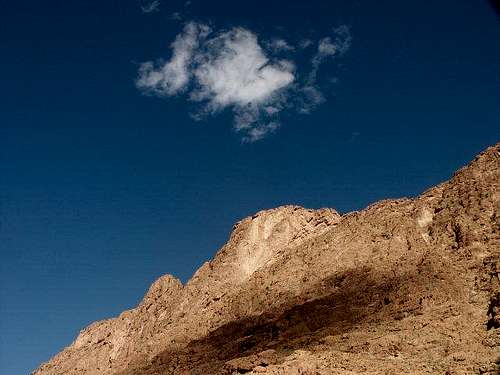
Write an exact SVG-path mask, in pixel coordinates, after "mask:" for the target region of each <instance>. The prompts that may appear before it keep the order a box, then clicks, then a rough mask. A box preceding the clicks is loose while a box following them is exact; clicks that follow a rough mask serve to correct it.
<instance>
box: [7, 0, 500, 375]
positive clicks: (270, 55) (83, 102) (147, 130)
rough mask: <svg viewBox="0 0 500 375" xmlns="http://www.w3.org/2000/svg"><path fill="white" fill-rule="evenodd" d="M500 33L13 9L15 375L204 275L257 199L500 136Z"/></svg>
mask: <svg viewBox="0 0 500 375" xmlns="http://www.w3.org/2000/svg"><path fill="white" fill-rule="evenodd" d="M187 25H191V27H193V28H194V29H196V30H198V31H197V32H195V33H194V34H193V35H195V37H194V38H191V39H186V35H188V34H186V31H185V30H186V27H188V26H187ZM205 28H206V29H205ZM200 30H206V32H201V33H200ZM339 30H344V31H345V30H348V38H347V39H348V40H346V36H347V34H342V35H343V38H344V39H342V38H341V39H338V37H339ZM342 35H341V36H342ZM176 38H177V40H180V41H181V42H183V43H179V45H181V46H186V45H190V46H192V45H193V43H191V42H194V45H195V46H194V47H192V48H191V52H189V53H188V55H187V56H188V58H187V59H184V60H185V61H187V63H186V64H185V65H183V64H182V63H178V62H179V61H181V62H182V61H184V60H182V59H180V60H179V59H178V60H175V59H174V60H172V58H173V57H175V56H177V57H179V56H186V55H183V53H185V50H183V49H182V48H180V47H179V48H178V49H177V55H176V50H175V48H172V43H173V42H174V40H176ZM186 40H187V42H188V43H187V44H186V43H185V42H186ZM277 40H283V41H285V42H286V46H288V47H289V48H288V47H285V45H284V44H283V42H276V41H277ZM342 40H343V41H344V42H346V43H347V44H346V45H345V46H346V48H344V50H342V48H341V46H342ZM498 40H500V19H499V18H498V17H497V15H496V14H495V12H494V11H493V10H492V9H491V8H490V6H489V4H488V2H487V1H474V2H472V1H466V0H464V1H451V0H450V1H441V2H438V3H437V2H429V3H428V4H420V3H411V5H409V3H407V2H400V1H379V2H373V1H315V0H310V1H298V0H288V1H268V0H267V1H252V2H243V1H242V2H234V1H210V2H207V1H203V2H202V1H198V0H192V1H191V2H190V4H186V2H184V1H158V2H157V3H154V2H151V1H149V2H148V1H142V2H140V1H104V2H103V1H88V0H87V1H76V0H75V1H71V2H68V1H44V2H34V1H23V2H9V3H8V2H3V3H2V4H1V5H0V50H1V51H2V54H1V59H0V82H1V83H2V92H3V94H2V100H0V116H1V117H0V252H1V262H0V286H1V288H0V332H1V335H0V373H2V374H26V373H28V372H29V371H30V370H31V369H33V368H35V367H36V366H37V365H38V364H39V363H40V362H42V361H44V360H47V359H49V357H50V356H52V355H53V354H55V353H56V352H58V351H59V350H61V349H62V348H63V347H64V346H66V345H68V344H69V343H70V342H71V341H72V340H73V339H74V338H75V337H76V335H77V333H78V331H79V330H80V329H81V328H83V327H84V326H86V325H88V324H89V323H91V322H92V321H95V320H99V319H103V318H108V317H112V316H114V315H117V314H118V313H119V312H121V311H123V310H124V309H128V308H131V307H133V306H135V305H136V304H137V303H138V301H139V300H140V299H141V298H142V296H143V294H144V292H145V291H146V289H147V287H148V286H149V285H150V284H151V283H152V282H153V281H154V280H155V279H156V278H157V277H159V276H160V275H162V274H165V273H170V274H173V275H175V276H177V277H179V278H180V279H181V280H182V281H183V282H185V281H186V280H188V279H189V277H190V276H191V275H192V273H193V272H194V271H195V270H196V269H197V268H198V267H199V266H200V265H201V264H202V263H203V262H204V261H206V260H208V259H210V258H211V257H212V255H213V254H214V253H215V251H216V250H217V249H218V248H219V247H220V246H221V245H222V244H223V243H224V242H225V240H226V239H227V236H228V234H229V231H230V229H231V227H232V225H233V223H234V222H236V221H237V220H239V219H241V218H243V217H245V216H248V215H251V214H253V213H254V212H256V211H258V210H261V209H265V208H271V207H275V206H279V205H283V204H299V205H303V206H306V207H312V208H316V207H323V206H327V207H334V208H336V209H337V210H339V211H341V212H347V211H351V210H359V209H362V208H363V207H365V206H366V205H368V204H370V203H372V202H374V201H376V200H379V199H385V198H396V197H402V196H414V195H416V194H419V193H420V192H422V191H423V190H425V189H426V188H428V187H430V186H432V185H435V184H437V183H439V182H441V181H443V180H446V179H448V178H449V177H450V176H451V174H452V173H453V171H455V170H456V169H457V168H459V167H460V166H462V165H464V164H465V163H467V162H468V161H469V160H470V159H471V158H473V156H474V155H475V154H477V153H478V152H480V151H481V150H483V149H484V148H485V147H487V146H488V145H491V144H493V143H495V142H497V141H498V140H499V128H500V127H499V119H500V49H499V48H498ZM322 41H323V42H327V44H325V45H323V47H324V48H323V49H322V48H320V44H321V42H322ZM306 44H309V45H308V46H307V47H305V46H306ZM241 46H243V47H242V48H240V47H241ZM280 46H281V47H280ZM321 51H323V52H321ZM328 51H329V52H328ZM235 57H238V58H239V59H235ZM250 57H251V58H250ZM172 61H177V63H175V64H174V65H171V66H175V67H176V69H170V68H165V66H167V65H168V64H169V62H172ZM315 61H316V63H315ZM144 64H146V65H144ZM316 65H317V69H316V68H315V66H316ZM141 67H142V68H141ZM144 67H146V68H144ZM242 67H245V69H244V70H243V71H242V70H241V69H242ZM164 68H165V69H164ZM179 69H180V70H179ZM314 69H316V71H315V73H314V74H313V75H311V72H313V71H314ZM179 72H181V73H185V74H186V77H187V78H186V79H183V78H182V74H181V75H179ZM214 72H216V73H217V74H215V73H214ZM151 74H153V75H151ZM313 76H314V79H313V80H311V77H313ZM155 77H156V78H155ZM141 78H143V81H141ZM140 82H142V84H141V83H140ZM174 82H177V83H176V84H174ZM179 82H180V83H179ZM252 85H254V86H252ZM309 86H311V87H312V88H313V89H314V90H316V91H315V93H316V94H318V95H319V96H314V97H311V96H308V95H307V90H309V89H307V87H309ZM309 92H310V91H309ZM314 98H316V99H318V98H319V100H313V99H314ZM269 107H272V108H274V109H272V110H269ZM270 124H274V125H270ZM254 129H257V130H254ZM259 129H260V130H259ZM256 135H257V136H256Z"/></svg>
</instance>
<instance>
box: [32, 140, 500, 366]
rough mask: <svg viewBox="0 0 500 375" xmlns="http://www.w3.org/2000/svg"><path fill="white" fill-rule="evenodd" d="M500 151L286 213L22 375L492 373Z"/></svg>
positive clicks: (495, 362) (498, 335)
mask: <svg viewBox="0 0 500 375" xmlns="http://www.w3.org/2000/svg"><path fill="white" fill-rule="evenodd" d="M499 167H500V144H497V145H495V146H493V147H490V148H489V149H487V150H486V151H485V152H483V153H482V154H480V155H479V156H477V157H476V158H475V159H474V160H473V161H472V162H471V163H470V164H469V165H468V166H466V167H464V168H462V169H461V170H459V171H458V172H456V173H455V174H454V176H453V177H452V178H451V179H450V180H449V181H447V182H444V183H442V184H440V185H438V186H436V187H434V188H431V189H429V190H427V191H426V192H424V193H423V194H421V195H420V196H419V197H416V198H414V199H394V200H384V201H381V202H378V203H375V204H373V205H371V206H369V207H367V208H366V209H364V210H362V211H359V212H351V213H348V214H345V215H340V214H339V213H338V212H336V211H335V210H333V209H320V210H309V209H305V208H302V207H297V206H285V207H279V208H276V209H271V210H267V211H261V212H259V213H257V214H255V215H254V216H252V217H249V218H246V219H244V220H242V221H240V222H238V223H236V224H235V225H234V228H233V232H232V234H231V236H230V238H229V240H228V242H227V244H226V245H225V246H223V247H222V249H220V250H219V251H218V252H217V254H216V255H215V257H214V258H213V260H212V261H210V262H207V263H205V264H204V265H203V266H202V267H201V268H200V269H199V270H198V271H197V272H196V273H195V274H194V276H193V277H192V278H191V280H189V282H188V283H187V284H186V285H182V284H181V282H180V281H179V280H177V279H176V278H175V277H173V276H170V275H165V276H163V277H161V278H160V279H159V280H157V281H156V282H155V283H154V284H153V285H152V286H151V288H150V289H149V291H148V292H147V293H146V295H145V297H144V299H143V300H142V302H141V303H140V304H139V306H137V307H136V308H134V309H132V310H129V311H125V312H123V313H122V314H121V315H120V316H118V317H116V318H114V319H109V320H104V321H100V322H97V323H94V324H92V325H91V326H89V327H87V328H85V329H84V330H82V331H81V332H80V334H79V336H78V337H77V338H76V340H75V341H74V342H73V344H72V345H71V346H69V347H68V348H66V349H64V350H63V351H62V352H61V353H59V354H57V355H56V356H55V357H54V358H53V359H51V360H50V361H49V362H47V363H45V364H43V365H42V366H41V367H40V368H38V369H37V370H36V371H35V372H34V374H36V375H42V374H43V375H45V374H47V375H48V374H122V375H126V374H200V375H201V374H260V373H263V374H314V375H316V374H325V375H326V374H499V373H500V372H499V371H500V370H499V368H500V367H499V366H500V329H499V328H500V283H499V271H500V264H499V259H500V225H499V216H500V189H499V184H500V168H499Z"/></svg>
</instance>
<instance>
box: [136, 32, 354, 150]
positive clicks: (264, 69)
mask: <svg viewBox="0 0 500 375" xmlns="http://www.w3.org/2000/svg"><path fill="white" fill-rule="evenodd" d="M347 32H348V30H347ZM341 42H342V43H343V42H344V41H343V40H340V39H338V37H337V39H331V38H329V37H327V38H324V39H322V40H320V41H319V44H318V49H317V52H316V54H315V55H314V57H313V58H312V68H311V69H312V70H311V71H310V73H309V74H307V75H305V79H302V81H300V80H299V78H300V77H299V73H298V72H297V69H296V66H295V64H294V63H293V62H292V61H290V60H286V59H284V58H280V57H279V56H278V55H279V53H280V52H284V51H293V50H294V47H292V46H290V45H289V44H288V43H287V42H286V41H285V40H283V39H277V38H275V39H272V40H270V41H267V42H264V43H263V45H265V46H266V47H267V50H268V52H269V51H270V52H272V55H271V56H268V55H267V54H266V52H265V51H264V49H263V48H262V47H261V45H260V44H259V40H258V38H257V35H255V34H254V33H252V32H251V31H249V30H247V29H245V28H241V27H236V28H233V29H231V30H229V31H222V32H213V31H212V30H211V29H210V28H209V27H208V26H206V25H203V24H198V23H194V22H190V23H188V24H186V25H185V27H184V30H183V32H181V33H180V34H179V35H178V36H177V37H176V39H175V41H174V42H173V43H172V44H171V49H172V56H171V58H170V60H168V61H166V62H165V61H159V62H157V63H153V62H145V63H143V64H141V66H140V68H139V76H138V78H137V81H136V85H137V87H138V88H139V89H140V90H141V91H143V92H144V93H146V94H154V95H158V96H173V95H177V94H180V93H184V92H186V93H187V94H188V98H189V100H191V101H193V102H198V103H200V105H201V107H199V110H198V113H196V114H195V116H194V117H195V118H197V119H201V118H203V117H204V116H207V115H212V114H215V113H217V112H220V111H223V110H225V109H230V110H232V111H233V113H234V129H235V130H236V131H237V132H239V133H241V135H242V140H243V141H247V142H254V141H257V140H259V139H262V138H263V137H265V136H266V135H267V134H269V133H272V132H274V131H276V130H277V129H278V127H279V126H280V123H279V115H280V113H281V112H282V111H284V110H286V109H295V110H297V111H298V112H301V113H309V112H310V111H311V110H312V109H313V108H314V107H315V106H317V105H318V104H319V103H321V102H323V101H324V96H323V94H322V93H321V91H320V90H319V88H318V87H317V85H316V76H317V71H318V69H319V66H320V64H321V63H322V62H323V61H324V60H325V59H326V58H327V57H329V56H333V55H335V54H337V53H340V51H341V50H346V49H347V48H348V46H347V47H346V45H344V44H342V43H341ZM349 43H350V41H349ZM344 52H345V51H344Z"/></svg>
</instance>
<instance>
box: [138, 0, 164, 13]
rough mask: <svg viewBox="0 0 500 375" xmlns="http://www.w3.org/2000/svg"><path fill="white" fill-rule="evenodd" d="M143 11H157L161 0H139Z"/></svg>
mask: <svg viewBox="0 0 500 375" xmlns="http://www.w3.org/2000/svg"><path fill="white" fill-rule="evenodd" d="M139 6H140V7H141V10H142V12H143V13H155V12H158V11H159V10H160V0H139Z"/></svg>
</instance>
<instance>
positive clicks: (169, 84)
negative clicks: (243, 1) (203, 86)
mask: <svg viewBox="0 0 500 375" xmlns="http://www.w3.org/2000/svg"><path fill="white" fill-rule="evenodd" d="M209 32H210V29H209V28H208V27H207V26H205V25H198V24H196V23H193V22H191V23H188V24H187V25H186V26H185V27H184V31H183V32H182V33H181V34H179V35H178V36H177V38H176V39H175V41H174V42H173V43H172V45H171V48H172V50H173V52H172V58H171V59H170V61H169V62H167V63H163V62H160V63H159V64H154V63H152V62H150V61H149V62H145V63H142V64H141V66H140V68H139V78H138V79H137V82H136V84H137V87H138V88H139V89H141V90H143V91H144V92H147V93H154V94H157V95H169V96H171V95H175V94H177V93H178V92H180V91H182V90H184V89H185V87H186V85H187V84H188V83H189V80H190V78H191V74H192V73H191V70H190V63H191V59H192V58H193V53H194V52H195V50H196V48H198V45H199V43H200V41H201V40H203V39H204V38H205V37H206V36H207V34H208V33H209Z"/></svg>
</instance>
